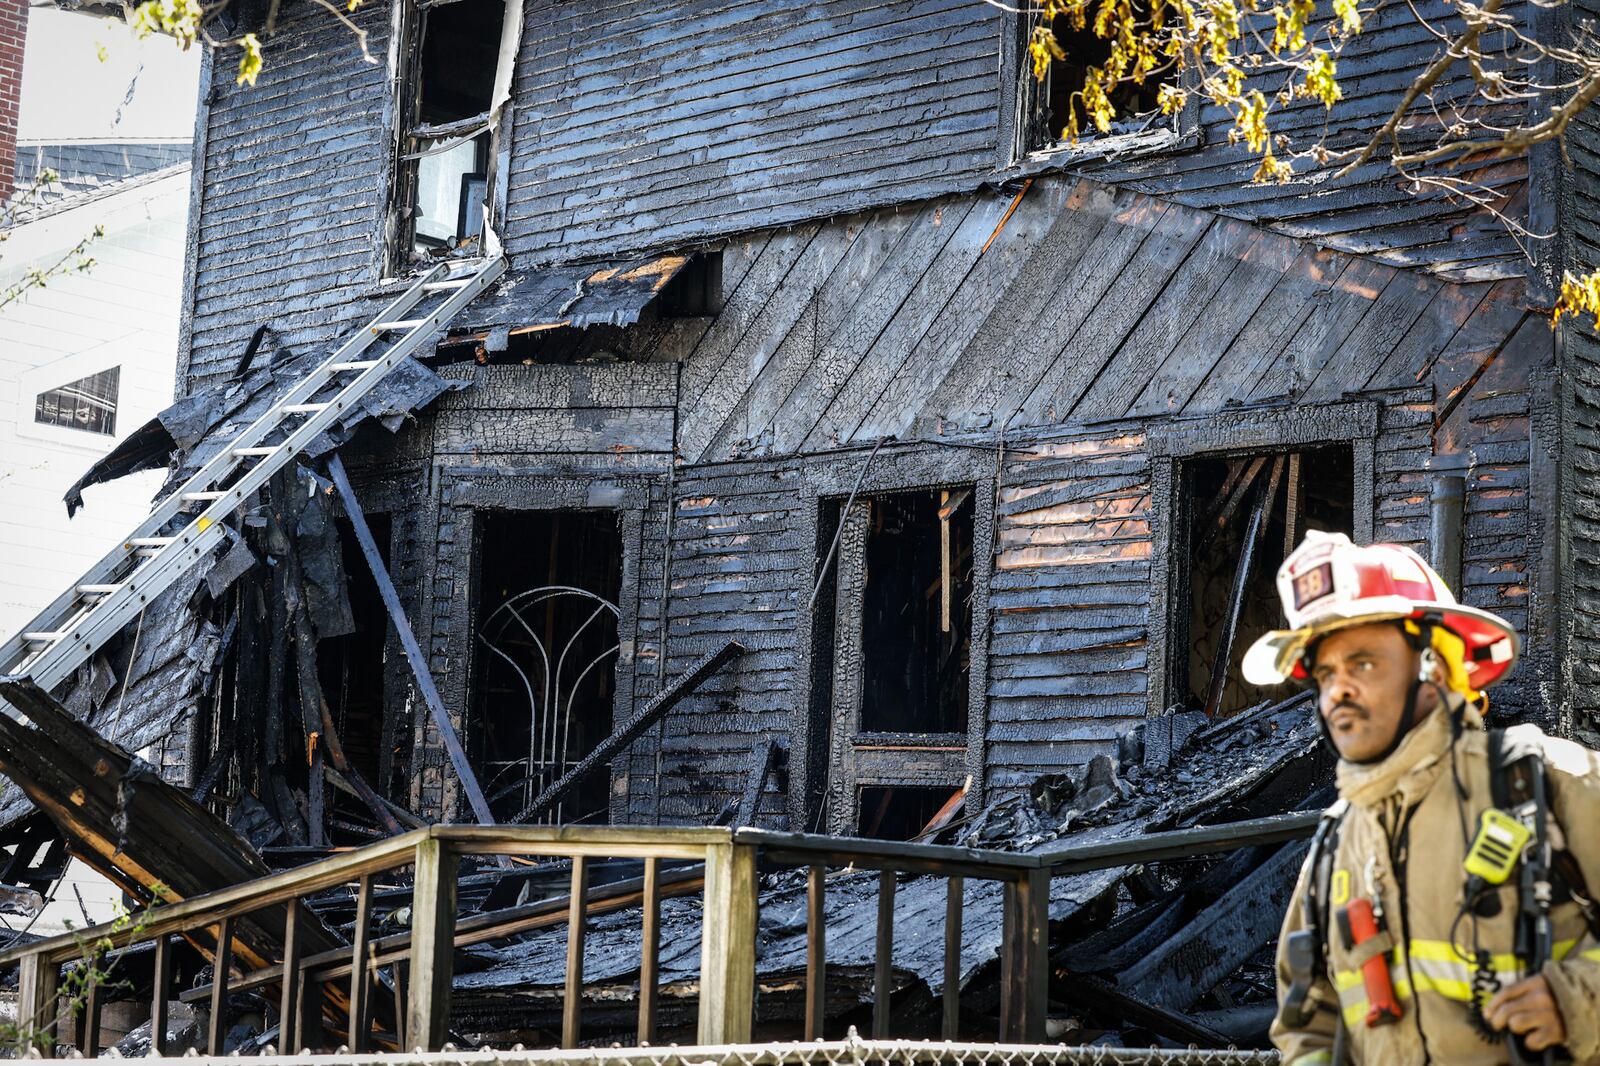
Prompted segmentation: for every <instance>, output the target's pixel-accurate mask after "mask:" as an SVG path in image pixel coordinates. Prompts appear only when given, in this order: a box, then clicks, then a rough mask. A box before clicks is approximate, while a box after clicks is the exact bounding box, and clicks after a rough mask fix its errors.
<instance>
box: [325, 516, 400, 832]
mask: <svg viewBox="0 0 1600 1066" xmlns="http://www.w3.org/2000/svg"><path fill="white" fill-rule="evenodd" d="M367 524H368V526H370V527H371V529H372V537H373V539H374V540H376V541H377V543H378V557H379V558H381V559H382V560H383V561H384V565H385V566H387V565H388V564H389V537H390V528H391V527H390V520H389V516H388V515H386V514H373V513H370V512H369V513H368V514H367ZM339 545H340V548H341V555H342V557H343V562H344V572H345V575H346V577H347V579H348V580H347V582H346V585H345V588H346V589H347V591H348V595H349V597H350V615H351V618H352V620H353V621H354V623H355V630H354V631H353V632H351V633H346V634H344V635H343V636H338V637H329V638H327V639H324V640H322V641H320V642H318V644H317V673H318V675H319V678H318V680H319V681H320V682H321V684H322V693H323V697H324V698H325V699H326V700H327V701H328V713H329V714H330V715H331V716H332V717H333V723H334V726H335V727H336V728H337V729H338V731H339V741H340V743H341V744H343V745H344V753H345V756H346V757H347V758H348V759H349V760H350V765H351V766H353V767H354V768H355V770H356V772H357V773H359V774H360V775H361V776H362V777H363V778H365V779H366V781H367V783H368V784H370V785H372V787H373V788H375V789H376V790H377V791H378V793H379V794H380V795H384V796H389V795H390V794H391V790H390V785H391V782H389V781H385V780H383V767H384V765H385V762H386V760H385V758H384V755H385V752H384V750H383V748H384V745H385V744H393V743H395V738H393V737H392V736H389V735H386V734H385V728H384V727H385V721H384V688H383V685H384V653H385V648H386V647H387V644H388V639H389V613H388V611H387V610H385V609H384V606H383V598H382V597H381V596H380V595H379V594H378V583H377V581H375V580H374V579H373V577H372V568H371V567H369V566H368V565H367V559H366V556H365V555H363V554H362V552H361V546H360V545H359V544H358V543H357V542H356V536H355V533H354V531H352V530H351V528H350V522H349V520H348V519H344V518H341V519H339ZM388 754H389V755H390V756H391V759H392V757H393V756H394V755H396V754H398V753H397V752H394V751H391V752H389V753H388ZM390 765H393V763H392V761H391V762H390ZM330 795H332V796H334V797H336V799H335V808H334V813H335V814H336V815H338V816H340V817H347V818H349V819H351V820H354V821H367V820H370V818H371V814H370V812H369V811H368V810H367V808H366V806H365V804H363V803H362V802H361V801H360V800H359V799H356V798H355V797H352V796H349V795H347V794H346V793H344V792H343V791H339V790H335V791H333V792H331V793H330Z"/></svg>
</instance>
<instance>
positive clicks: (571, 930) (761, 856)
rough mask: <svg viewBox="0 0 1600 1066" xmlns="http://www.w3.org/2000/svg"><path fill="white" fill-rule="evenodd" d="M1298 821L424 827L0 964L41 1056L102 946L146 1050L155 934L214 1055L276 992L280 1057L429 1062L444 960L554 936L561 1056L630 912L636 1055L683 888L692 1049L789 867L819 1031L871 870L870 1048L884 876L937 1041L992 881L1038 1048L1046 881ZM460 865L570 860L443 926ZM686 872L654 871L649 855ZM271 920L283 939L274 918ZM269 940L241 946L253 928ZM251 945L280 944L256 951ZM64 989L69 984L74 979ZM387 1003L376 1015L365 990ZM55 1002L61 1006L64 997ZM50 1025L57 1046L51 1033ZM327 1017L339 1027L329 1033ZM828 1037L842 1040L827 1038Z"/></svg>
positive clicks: (441, 1020)
mask: <svg viewBox="0 0 1600 1066" xmlns="http://www.w3.org/2000/svg"><path fill="white" fill-rule="evenodd" d="M1314 823H1315V816H1314V815H1289V816H1284V817H1281V818H1276V819H1262V820H1259V821H1256V822H1249V823H1235V824H1233V825H1227V826H1218V827H1210V828H1204V829H1198V830H1184V831H1179V832H1175V833H1167V834H1153V835H1149V836H1144V837H1135V838H1131V839H1127V840H1121V841H1116V842H1113V843H1110V844H1103V845H1095V846H1091V847H1080V848H1065V849H1061V850H1058V851H1054V852H1045V853H1032V854H1016V853H1008V852H997V851H977V850H972V849H966V848H955V847H943V846H935V845H918V844H897V843H890V842H884V841H875V840H861V839H855V838H838V837H825V836H812V835H805V834H789V833H771V832H765V831H762V830H755V829H739V830H731V829H726V828H705V829H693V828H623V827H610V828H577V827H515V826H512V827H500V826H434V827H431V828H428V829H422V830H417V831H415V832H412V833H407V834H404V835H402V836H396V837H393V838H391V839H389V840H386V841H383V842H380V843H377V844H373V845H370V846H368V847H365V848H362V849H360V850H358V851H352V852H348V853H344V854H340V855H336V856H333V857H331V858H327V859H323V860H320V861H317V862H315V863H312V864H310V865H307V866H303V867H299V868H297V869H294V870H288V871H285V872H283V873H279V874H274V875H272V876H270V877H265V878H261V879H260V880H257V881H252V882H248V883H246V884H241V885H236V886H234V887H231V888H227V889H223V890H221V891H218V892H212V893H209V894H207V895H204V896H197V897H194V898H192V899H188V900H183V901H181V902H177V903H171V904H166V905H162V906H159V907H156V908H153V909H152V910H150V911H148V912H146V913H145V914H144V915H142V916H141V918H140V920H138V921H137V922H134V923H132V924H131V925H129V924H122V925H118V926H102V927H96V928H91V929H88V930H85V931H83V932H81V933H77V934H69V935H65V936H58V937H53V938H51V939H47V940H40V941H36V942H34V943H31V944H27V945H24V946H21V947H17V948H13V949H11V950H9V951H6V952H4V953H0V968H8V967H10V966H12V965H17V966H19V967H20V979H19V985H18V989H19V991H18V1012H17V1017H18V1024H19V1027H20V1029H21V1032H22V1034H23V1037H24V1040H25V1041H26V1042H27V1043H29V1044H31V1046H33V1047H34V1048H36V1049H37V1050H38V1051H39V1052H41V1053H44V1054H50V1053H51V1051H52V1046H53V1045H59V1044H62V1043H71V1044H73V1045H75V1046H76V1047H77V1048H78V1049H80V1051H81V1052H82V1053H83V1054H85V1055H91V1056H92V1055H94V1054H95V1053H96V1052H97V1051H98V1050H99V1044H100V1039H99V1029H100V1012H101V1007H102V1005H103V1003H102V1001H103V999H104V998H105V995H106V992H105V990H106V988H107V987H109V986H107V985H106V984H105V983H104V982H97V981H91V982H89V983H88V986H87V991H86V994H84V995H74V996H63V988H62V983H61V973H62V968H63V967H64V966H65V967H68V968H69V969H68V973H69V974H70V973H71V972H72V970H71V967H75V966H76V967H83V966H85V965H99V964H100V963H99V962H98V961H97V960H98V959H99V957H100V954H101V951H100V949H91V955H92V956H93V957H92V958H89V959H86V958H85V945H86V944H88V945H100V946H101V948H103V949H104V950H105V951H106V952H109V953H110V954H113V955H114V954H115V953H116V952H119V951H122V950H123V949H126V948H127V947H129V946H130V945H134V944H143V943H151V944H153V945H154V964H153V975H154V981H153V986H152V991H151V997H150V1009H151V1021H152V1025H151V1029H152V1036H153V1040H154V1044H155V1046H154V1050H155V1051H157V1052H164V1051H166V1050H167V1048H165V1047H164V1046H163V1045H164V1041H165V1035H166V1028H167V1025H166V1022H167V1011H168V1003H169V1001H170V999H171V998H173V990H172V988H171V985H172V958H173V954H172V949H173V938H175V937H176V938H181V939H183V940H187V941H188V942H190V943H192V944H194V945H195V946H197V947H198V948H200V949H201V950H202V951H203V952H204V953H205V954H206V955H208V956H209V957H210V958H211V959H212V962H213V966H212V974H213V979H212V982H211V984H210V985H208V986H205V987H203V988H198V989H191V990H190V991H189V992H187V993H185V994H184V995H183V997H182V998H186V999H194V998H202V999H204V1000H205V1001H207V1002H208V1003H209V1006H210V1015H209V1030H208V1034H207V1046H208V1049H209V1052H210V1053H211V1054H213V1055H216V1054H220V1053H221V1052H222V1049H223V1037H224V1035H225V1034H226V1033H227V1031H228V1024H227V1023H228V1019H227V1007H228V997H229V995H230V993H232V992H240V991H244V990H248V989H254V988H266V987H270V986H276V987H277V990H278V994H279V1000H278V1002H279V1018H280V1023H281V1024H280V1030H279V1036H278V1046H279V1049H280V1051H281V1053H283V1054H292V1053H294V1052H295V1051H296V1050H298V1049H303V1048H312V1049H319V1048H327V1047H330V1046H332V1045H339V1044H342V1045H344V1046H346V1047H348V1048H349V1050H351V1051H361V1050H364V1049H367V1048H369V1047H373V1046H383V1047H389V1048H400V1049H407V1050H409V1049H423V1050H428V1051H432V1050H437V1049H439V1048H440V1047H441V1046H442V1045H443V1044H444V1043H445V1041H446V1039H447V1028H446V1027H447V1023H448V1018H449V1014H450V1002H451V988H452V978H453V976H454V953H455V950H456V949H457V948H461V947H465V946H469V945H472V944H479V943H484V942H488V941H493V940H499V939H502V938H505V937H510V936H513V935H516V934H519V933H525V932H528V931H531V930H535V929H540V928H547V927H552V926H557V925H562V924H565V925H566V927H567V958H566V973H565V989H564V996H563V998H562V1024H561V1045H562V1046H563V1047H575V1046H577V1045H578V1043H579V1041H580V1039H581V1036H582V1031H581V1026H582V1004H583V986H584V972H583V956H584V951H583V947H584V934H585V927H586V924H587V920H588V918H589V917H591V916H592V915H594V914H597V913H600V912H603V911H615V910H620V909H623V908H627V907H639V908H640V909H641V911H642V917H641V927H640V949H639V997H638V1028H637V1039H638V1041H639V1043H640V1044H644V1043H647V1042H653V1041H654V1040H655V1036H656V1014H657V1006H658V998H659V996H658V984H659V973H660V970H659V946H660V944H659V941H660V915H661V900H662V898H663V897H665V896H671V895H687V894H699V895H700V896H701V897H702V900H703V919H702V922H701V942H700V973H699V981H698V997H699V1004H698V1026H697V1031H696V1040H697V1042H698V1043H700V1044H702V1045H712V1044H733V1043H742V1042H746V1041H748V1040H749V1039H750V1036H751V1026H752V1018H753V1013H754V1006H755V988H756V913H757V905H758V896H757V877H756V874H757V866H758V863H760V864H762V865H766V866H776V867H800V868H804V869H806V870H807V872H808V877H807V884H808V893H807V916H808V917H807V936H808V951H807V966H806V1022H805V1026H806V1037H807V1038H808V1039H814V1038H819V1037H821V1036H823V1035H825V1034H824V1017H823V1012H824V1005H825V1002H826V1001H825V998H824V993H825V988H826V967H827V953H826V922H825V902H826V892H827V886H826V881H827V871H828V870H829V869H835V870H838V869H851V870H877V871H879V888H878V908H877V922H876V938H875V944H876V953H875V967H874V1015H873V1026H872V1028H873V1035H874V1036H875V1037H878V1038H882V1037H886V1036H888V1035H890V1034H889V1001H890V995H889V992H890V988H891V980H892V967H893V952H894V944H895V935H894V899H895V890H896V884H897V878H898V875H900V874H903V873H906V874H926V875H934V876H938V877H943V878H946V879H947V894H946V901H947V902H946V909H945V928H944V950H945V956H944V967H945V977H944V982H943V984H944V998H943V1028H944V1033H945V1035H946V1037H947V1038H952V1037H954V1036H955V1035H956V1033H957V1025H958V1020H959V1014H958V1011H959V1000H958V996H959V988H960V983H961V982H960V971H959V965H960V956H961V943H962V923H963V900H964V885H965V882H966V880H968V879H979V880H988V881H995V882H998V883H1000V884H1001V886H1002V887H1003V893H1002V901H1003V902H1002V907H1003V910H1002V928H1003V932H1002V936H1001V952H1000V955H1001V957H1000V992H1001V1004H1000V1012H999V1013H1000V1029H999V1032H998V1033H997V1034H996V1035H997V1036H998V1038H999V1039H1000V1040H1001V1041H1005V1042H1014V1043H1018V1042H1038V1041H1040V1040H1042V1039H1043V1035H1044V1016H1045V1007H1046V1002H1047V999H1046V993H1047V990H1048V979H1049V972H1048V971H1049V958H1048V939H1049V894H1050V893H1049V890H1050V881H1051V879H1052V878H1053V877H1055V876H1059V875H1064V874H1071V873H1080V872H1084V871H1088V870H1095V869H1104V868H1109V867H1114V866H1120V865H1123V864H1126V863H1129V862H1134V861H1144V862H1149V861H1156V860H1159V859H1163V858H1175V857H1179V856H1184V855H1194V854H1203V853H1207V852H1215V851H1225V850H1229V849H1231V848H1236V847H1244V846H1249V845H1254V844H1266V843H1272V842H1276V841H1282V840H1288V839H1292V838H1294V837H1299V836H1305V835H1308V834H1309V833H1310V830H1311V828H1312V826H1313V825H1314ZM464 856H489V857H499V856H505V857H509V858H512V859H527V858H535V857H537V858H565V859H570V860H571V863H572V869H571V890H570V893H569V894H568V896H566V897H565V898H561V899H551V900H546V901H542V902H538V903H532V904H528V905H525V906H519V907H513V908H509V909H505V910H500V911H494V912H490V913H483V914H477V915H473V916H471V917H467V918H463V919H458V918H457V914H456V910H457V907H456V888H457V871H458V866H459V863H460V860H461V859H462V858H463V857H464ZM596 858H635V859H642V860H644V868H643V874H642V876H641V877H638V878H635V879H632V880H630V881H624V882H618V883H614V884H609V885H606V886H603V887H602V888H600V889H598V890H595V891H591V890H590V886H589V872H590V866H589V864H590V862H591V860H593V859H596ZM672 860H690V861H691V863H695V864H699V865H693V866H685V865H683V864H682V863H681V862H680V863H679V864H678V865H677V867H676V868H672V869H666V868H663V865H662V863H663V861H672ZM406 867H410V868H411V869H412V890H411V918H410V927H409V929H408V930H407V931H405V932H402V933H397V934H392V935H389V936H384V937H380V938H376V939H374V938H373V937H372V936H371V932H370V925H371V921H370V919H371V915H372V910H373V885H374V878H375V877H377V876H379V875H381V874H385V873H389V872H391V871H398V870H401V869H404V868H406ZM351 884H354V885H355V924H354V928H353V932H352V935H351V937H350V940H351V943H350V945H349V947H348V948H340V949H336V950H332V951H323V952H317V953H311V954H306V953H305V952H303V951H302V950H301V948H300V947H299V946H298V944H299V943H300V942H301V941H302V939H303V932H304V930H305V928H306V927H307V923H309V922H311V921H313V920H314V919H313V916H312V915H311V914H310V913H309V908H308V906H307V903H306V899H307V897H311V896H315V895H316V894H318V893H323V892H326V891H328V890H330V889H335V888H338V887H340V886H347V885H351ZM280 922H281V929H280V928H279V927H278V925H277V923H280ZM268 927H270V929H271V930H272V931H273V932H274V933H276V935H275V936H269V937H265V938H262V937H253V936H252V930H260V929H262V928H268ZM263 942H271V943H281V945H282V949H281V951H278V952H276V953H265V954H264V953H263V951H262V950H261V949H260V946H259V945H260V944H261V943H263ZM80 983H81V982H80ZM375 986H376V987H378V988H380V989H382V988H385V987H386V988H387V990H388V992H389V993H390V994H391V996H392V999H390V1000H387V1001H377V1000H375V999H374V996H373V991H374V988H375ZM64 999H71V1000H72V1001H73V1002H72V1003H71V1004H70V1005H69V1006H70V1008H71V1009H70V1010H68V1011H66V1012H64V1011H63V1005H64V1004H63V1000H64ZM64 1014H65V1015H66V1016H68V1017H69V1018H70V1020H71V1024H72V1026H73V1032H72V1038H71V1039H70V1040H66V1039H52V1038H53V1037H56V1036H57V1034H58V1030H59V1028H60V1021H61V1019H62V1018H63V1016H64ZM329 1020H334V1021H336V1022H339V1023H342V1024H341V1026H340V1028H341V1030H342V1031H341V1032H339V1033H337V1034H330V1033H329V1032H327V1030H326V1028H325V1023H326V1022H327V1021H329ZM831 1035H834V1036H838V1035H841V1034H831Z"/></svg>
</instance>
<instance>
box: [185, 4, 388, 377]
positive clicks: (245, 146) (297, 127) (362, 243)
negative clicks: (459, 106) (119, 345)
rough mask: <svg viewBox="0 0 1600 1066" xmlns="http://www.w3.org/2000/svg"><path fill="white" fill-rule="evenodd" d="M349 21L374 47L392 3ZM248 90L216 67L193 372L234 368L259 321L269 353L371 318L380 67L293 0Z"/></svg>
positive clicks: (384, 91) (383, 116)
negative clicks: (267, 331) (367, 298)
mask: <svg viewBox="0 0 1600 1066" xmlns="http://www.w3.org/2000/svg"><path fill="white" fill-rule="evenodd" d="M353 18H354V19H355V20H356V21H357V22H358V23H359V24H360V25H361V26H362V27H363V28H364V29H366V30H367V31H368V33H369V34H371V38H370V41H369V47H370V49H371V51H372V53H373V55H375V56H378V57H381V56H382V55H383V52H384V47H385V42H386V40H387V37H388V25H389V7H388V5H387V4H382V3H380V4H370V5H366V6H364V7H362V8H361V10H360V11H358V12H357V13H356V14H355V15H354V16H353ZM271 54H272V59H271V61H270V62H269V63H267V64H266V66H265V68H264V69H263V70H262V73H261V77H260V80H259V81H258V82H257V84H256V86H255V87H254V88H247V87H243V86H236V85H235V84H234V77H233V71H232V69H231V66H230V64H227V63H217V64H214V65H213V66H214V67H215V70H214V71H213V77H212V82H211V85H210V86H209V97H208V98H209V100H210V105H209V108H208V113H207V116H206V122H207V128H206V131H205V139H204V143H205V152H206V159H205V169H204V175H203V178H202V184H201V189H200V190H199V200H198V202H197V206H196V210H198V211H199V221H198V232H197V234H196V237H195V239H196V242H197V243H196V247H195V273H194V290H193V293H192V294H191V296H192V299H193V307H192V336H191V340H190V354H189V362H188V373H189V375H190V377H191V380H192V379H194V378H205V377H210V376H214V375H217V374H221V373H226V372H228V371H231V370H232V369H233V367H234V365H235V364H236V363H237V362H238V360H239V357H240V356H241V354H242V353H243V352H244V349H245V345H246V342H247V341H248V340H249V337H250V334H251V333H252V332H253V331H254V330H255V328H256V327H257V326H258V325H261V324H264V323H265V324H268V325H270V326H271V328H272V334H271V339H270V341H269V343H268V345H267V347H266V349H265V353H266V354H267V355H270V356H272V357H281V356H283V355H284V354H286V353H290V352H292V353H299V352H301V351H304V350H305V349H306V348H315V347H318V346H322V345H326V344H327V343H328V342H329V341H330V340H332V339H333V338H335V337H337V336H338V335H339V334H340V333H342V332H344V331H345V330H348V329H350V328H353V327H354V326H355V325H358V324H359V323H360V322H361V321H363V320H365V319H366V318H367V317H369V315H370V311H369V309H368V307H367V306H366V304H365V303H364V302H363V301H362V300H360V299H359V297H360V296H362V295H364V294H366V293H367V292H369V291H370V290H371V289H372V287H373V286H374V283H375V282H376V281H377V277H378V275H377V263H378V250H379V247H380V243H381V240H382V233H383V226H382V214H383V210H384V197H385V195H386V191H387V190H386V186H385V180H386V179H385V175H386V173H387V170H388V163H389V161H388V136H389V135H388V115H389V111H390V95H391V90H390V86H389V76H388V73H387V71H386V69H385V66H384V64H383V62H382V61H381V58H380V60H379V61H378V62H376V63H366V62H364V61H363V60H362V57H361V51H360V48H359V47H358V46H357V44H356V41H355V38H354V36H353V35H352V34H351V33H350V32H349V31H347V30H345V29H343V28H342V27H339V26H337V25H335V24H334V23H333V22H332V21H331V20H330V19H329V18H328V16H327V14H326V12H323V11H321V10H319V9H316V8H313V7H310V6H294V7H292V8H291V9H290V10H287V11H285V12H284V13H283V16H282V18H281V20H280V31H279V33H278V34H277V35H276V36H274V37H273V38H272V49H271Z"/></svg>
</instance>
